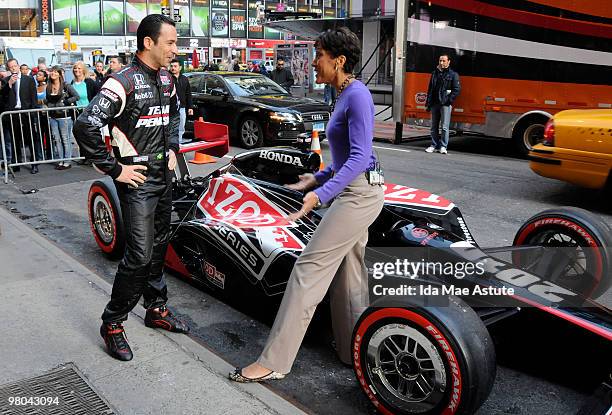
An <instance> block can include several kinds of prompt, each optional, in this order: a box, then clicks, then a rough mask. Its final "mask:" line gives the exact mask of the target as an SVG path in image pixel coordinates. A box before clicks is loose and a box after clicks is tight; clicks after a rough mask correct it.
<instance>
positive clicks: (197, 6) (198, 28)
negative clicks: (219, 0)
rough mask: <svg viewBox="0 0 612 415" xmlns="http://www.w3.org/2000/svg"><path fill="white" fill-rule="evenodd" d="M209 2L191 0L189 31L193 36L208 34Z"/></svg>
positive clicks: (206, 0)
mask: <svg viewBox="0 0 612 415" xmlns="http://www.w3.org/2000/svg"><path fill="white" fill-rule="evenodd" d="M209 19H210V3H209V1H208V0H192V1H191V32H192V35H193V36H208V20H209Z"/></svg>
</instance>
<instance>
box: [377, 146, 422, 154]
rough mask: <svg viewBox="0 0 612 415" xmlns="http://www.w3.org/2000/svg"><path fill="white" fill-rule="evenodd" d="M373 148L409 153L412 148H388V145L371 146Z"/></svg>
mask: <svg viewBox="0 0 612 415" xmlns="http://www.w3.org/2000/svg"><path fill="white" fill-rule="evenodd" d="M372 147H373V148H380V149H381V150H389V151H401V152H403V153H411V152H412V150H402V149H400V148H390V147H380V146H372Z"/></svg>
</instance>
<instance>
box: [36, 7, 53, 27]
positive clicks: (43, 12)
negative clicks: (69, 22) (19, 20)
mask: <svg viewBox="0 0 612 415" xmlns="http://www.w3.org/2000/svg"><path fill="white" fill-rule="evenodd" d="M38 7H40V33H41V34H43V35H47V34H51V33H53V30H52V25H51V0H40V3H39V5H38Z"/></svg>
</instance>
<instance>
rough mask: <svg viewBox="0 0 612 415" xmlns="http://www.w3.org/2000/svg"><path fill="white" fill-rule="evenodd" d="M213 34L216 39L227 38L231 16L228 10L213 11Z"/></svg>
mask: <svg viewBox="0 0 612 415" xmlns="http://www.w3.org/2000/svg"><path fill="white" fill-rule="evenodd" d="M210 24H211V34H212V36H214V37H227V35H228V26H229V16H228V13H227V10H223V9H212V19H211V22H210Z"/></svg>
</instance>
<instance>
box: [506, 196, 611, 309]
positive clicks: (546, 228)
mask: <svg viewBox="0 0 612 415" xmlns="http://www.w3.org/2000/svg"><path fill="white" fill-rule="evenodd" d="M513 245H514V246H525V245H533V246H553V247H576V246H577V247H585V248H589V249H588V250H585V251H584V259H583V265H582V268H583V269H584V270H586V272H585V273H584V274H583V275H582V276H580V275H575V276H572V275H569V277H571V278H573V281H572V280H569V279H568V280H566V281H563V282H561V285H563V286H564V287H566V288H571V289H572V290H574V291H576V292H580V293H583V294H584V295H585V296H590V297H592V298H597V297H599V296H600V295H601V294H603V293H605V292H606V291H607V290H608V288H610V283H612V278H610V274H611V272H612V229H610V227H609V226H608V225H607V224H606V223H605V222H604V221H603V220H601V219H600V218H599V217H598V216H596V215H594V214H592V213H591V212H589V211H586V210H584V209H579V208H575V207H562V208H558V209H549V210H545V211H543V212H540V213H538V214H537V215H535V216H533V217H532V218H530V219H529V220H527V221H526V222H525V223H524V224H523V226H521V228H520V229H519V230H518V232H517V233H516V236H515V237H514V242H513ZM520 256H521V255H520V252H517V253H516V254H515V255H514V257H513V260H514V262H515V263H517V265H519V266H521V265H522V263H523V262H524V260H523V259H518V258H519V257H520ZM580 277H582V278H581V279H580Z"/></svg>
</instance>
